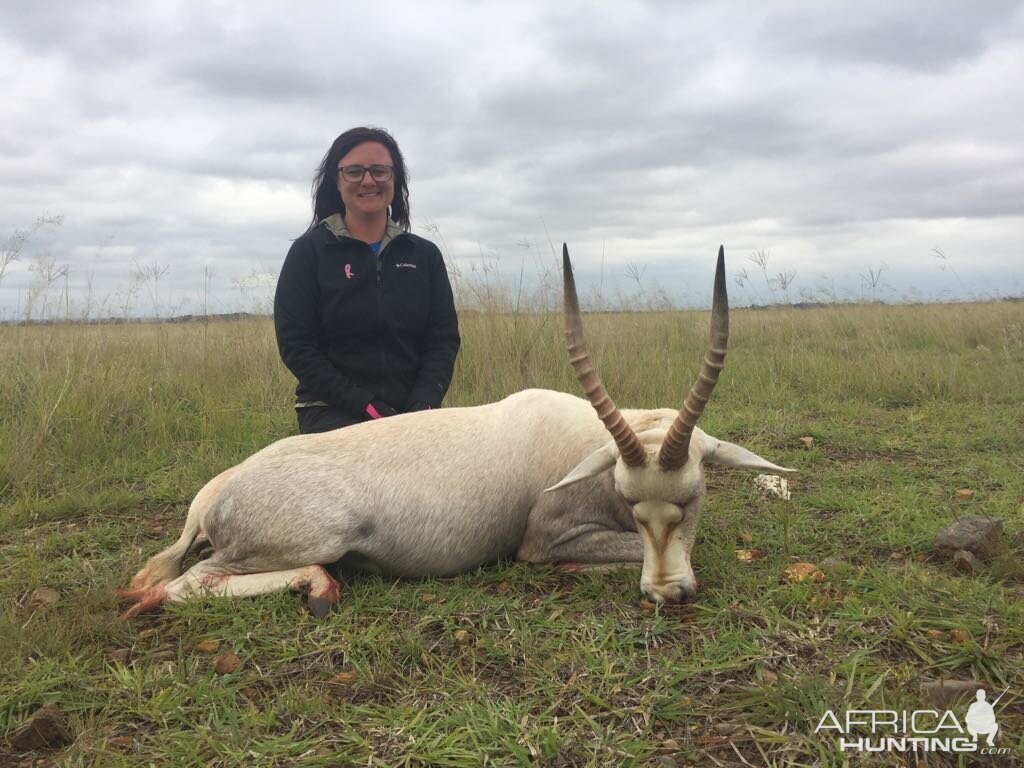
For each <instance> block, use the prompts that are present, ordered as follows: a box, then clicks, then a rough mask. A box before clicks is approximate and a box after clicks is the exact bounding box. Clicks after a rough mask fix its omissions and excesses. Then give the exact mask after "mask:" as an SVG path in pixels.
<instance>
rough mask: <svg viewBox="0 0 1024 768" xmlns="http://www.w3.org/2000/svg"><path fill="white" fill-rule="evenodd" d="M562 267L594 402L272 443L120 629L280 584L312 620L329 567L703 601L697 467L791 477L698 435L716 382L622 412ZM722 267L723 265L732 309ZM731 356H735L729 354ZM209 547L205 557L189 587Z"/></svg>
mask: <svg viewBox="0 0 1024 768" xmlns="http://www.w3.org/2000/svg"><path fill="white" fill-rule="evenodd" d="M564 263H565V277H566V312H567V322H568V324H569V327H570V330H569V332H568V335H569V338H570V356H571V358H572V360H573V365H574V367H576V369H577V375H578V376H579V377H580V380H581V383H582V384H583V387H584V390H585V391H586V392H587V393H588V397H589V398H590V403H588V401H587V400H583V399H580V398H578V397H574V396H572V395H568V394H565V393H561V392H553V391H548V390H525V391H523V392H518V393H516V394H514V395H511V396H509V397H507V398H505V399H504V400H501V401H499V402H497V403H491V404H488V405H482V406H476V407H472V408H442V409H438V410H433V411H419V412H415V413H409V414H404V415H400V416H394V417H391V418H388V419H382V420H379V421H373V422H367V423H363V424H358V425H355V426H352V427H346V428H344V429H340V430H336V431H334V432H328V433H324V434H314V435H298V436H295V437H289V438H285V439H283V440H280V441H278V442H276V443H273V444H272V445H270V446H268V447H267V448H264V449H263V450H261V451H259V452H258V453H256V454H254V455H253V456H250V457H249V458H248V459H246V460H245V461H243V462H242V463H241V464H238V465H236V466H235V467H232V468H231V469H228V470H226V471H225V472H222V473H221V474H220V475H218V476H217V477H215V478H214V479H213V480H211V481H210V482H209V483H207V484H206V485H205V486H204V487H203V488H202V490H200V491H199V493H198V494H197V495H196V497H195V499H194V500H193V502H192V505H191V506H190V508H189V512H188V516H187V519H186V522H185V527H184V530H183V532H182V534H181V536H180V538H179V539H178V541H177V542H175V543H174V544H173V545H171V546H170V547H168V548H167V549H165V550H164V551H162V552H160V553H159V554H157V555H155V556H154V557H152V558H150V560H149V562H147V564H146V566H145V567H144V568H143V569H142V570H141V571H139V573H138V574H136V576H135V578H134V579H133V580H132V584H131V588H130V589H128V590H124V591H123V592H121V595H122V596H123V597H126V598H128V599H129V600H131V601H132V604H131V606H130V607H129V608H128V610H127V611H126V613H125V615H126V616H132V615H135V614H137V613H141V612H143V611H146V610H152V609H154V608H156V607H158V606H160V605H161V604H163V603H164V602H166V601H177V600H183V599H186V598H188V597H189V596H192V595H195V594H213V595H223V596H240V595H256V594H263V593H266V592H270V591H274V590H278V589H283V588H286V587H290V588H292V589H300V590H303V591H306V592H308V595H309V597H308V605H309V607H310V609H311V610H312V611H313V612H314V613H315V614H316V615H324V614H325V613H326V612H327V611H328V610H329V608H330V606H331V605H332V604H333V603H334V602H335V601H336V600H337V598H338V594H339V588H338V584H337V582H336V581H335V580H334V579H333V578H332V577H331V576H330V575H329V574H328V573H327V571H326V570H325V569H324V567H323V566H324V565H328V564H333V563H340V565H341V566H342V567H343V568H351V569H356V570H368V571H374V572H379V573H384V574H389V575H394V576H444V575H450V574H454V573H458V572H461V571H466V570H470V569H472V568H475V567H477V566H480V565H483V564H486V563H490V562H493V561H495V560H499V559H501V558H504V557H512V556H515V557H517V558H519V559H521V560H525V561H528V562H535V563H536V562H566V561H567V562H571V563H574V564H580V565H582V566H584V567H588V566H595V565H604V564H615V563H639V562H643V571H642V576H641V589H642V590H643V592H644V593H645V594H647V595H648V596H649V597H651V598H652V599H655V600H658V601H669V602H676V601H679V600H685V599H691V598H692V597H694V596H695V594H696V591H697V583H696V578H695V577H694V575H693V569H692V567H691V565H690V551H691V549H692V547H693V540H694V537H695V535H696V525H697V519H698V517H699V514H700V508H701V504H702V502H703V498H704V495H705V488H704V480H703V471H702V468H701V463H702V462H705V461H709V462H715V463H720V464H724V465H727V466H735V467H746V468H751V469H757V470H760V471H767V472H787V471H790V470H786V469H784V468H782V467H778V466H776V465H774V464H772V463H770V462H768V461H766V460H765V459H762V458H761V457H759V456H757V455H756V454H753V453H751V452H749V451H747V450H745V449H743V448H740V447H739V446H736V445H733V444H731V443H726V442H724V441H718V440H715V439H714V438H712V437H710V436H708V435H706V434H704V433H703V432H701V431H700V430H699V429H696V428H694V427H693V422H695V421H696V417H697V416H699V410H700V409H702V407H703V402H705V401H706V398H707V395H708V394H710V387H708V386H707V385H706V381H705V380H706V379H707V378H709V377H708V376H707V372H706V371H705V372H703V373H702V375H701V378H700V379H699V380H698V384H697V385H695V386H694V391H692V392H691V397H690V398H688V399H687V403H686V405H684V409H683V410H682V411H680V412H676V411H675V410H672V409H658V410H623V411H621V412H620V411H619V410H618V409H616V408H615V406H614V404H613V403H612V402H611V400H610V398H608V397H607V394H606V393H604V389H603V387H602V386H601V384H600V381H599V380H598V379H597V376H596V373H595V372H594V371H593V370H592V367H590V363H589V355H587V354H586V349H585V347H584V346H583V342H582V331H581V328H580V321H579V309H578V306H577V304H576V299H575V286H574V284H573V280H572V271H571V267H570V265H569V260H568V253H567V251H566V252H565V254H564ZM722 270H723V267H722V257H721V254H720V255H719V273H720V274H719V278H721V279H716V286H717V285H718V283H719V282H721V284H722V289H721V293H722V295H723V296H724V277H722V275H721V273H722ZM718 293H719V292H718V291H716V306H719V305H720V303H721V302H720V300H719V297H718ZM713 316H715V312H713ZM717 316H718V317H719V325H721V322H720V316H721V312H720V311H719V312H718V315H717ZM712 346H713V347H714V345H712ZM721 346H722V349H721V353H722V356H724V339H722V340H721ZM719 362H720V360H719ZM714 378H715V379H717V372H716V374H715V376H714ZM702 382H704V383H702ZM710 386H712V387H713V386H714V383H713V382H711V384H710ZM694 392H696V393H697V394H696V398H697V400H698V401H699V405H700V409H695V408H694V407H692V403H691V401H692V400H693V398H694V397H695V395H694ZM701 398H703V400H701ZM591 403H592V404H593V408H592V407H591ZM594 408H596V409H597V410H598V414H599V416H601V420H598V419H595V418H594ZM695 410H696V413H695ZM602 421H604V424H602ZM680 424H682V426H680ZM606 428H607V429H608V430H609V431H610V432H611V433H612V435H613V436H614V437H613V440H612V441H611V442H609V441H608V435H609V431H606ZM687 430H688V431H687ZM683 433H685V435H684V437H685V445H684V446H682V449H681V451H680V443H679V441H680V439H681V438H680V434H683ZM673 452H674V453H673ZM680 453H681V460H680ZM663 455H664V456H668V457H669V459H670V460H669V461H668V462H667V463H664V462H662V459H661V457H662V456H663ZM609 469H611V470H613V471H612V472H608V471H607V470H609ZM545 489H549V490H550V492H547V493H546V492H545ZM638 530H639V532H640V535H639V536H638V535H637V531H638ZM199 544H209V546H210V547H212V550H213V553H212V555H211V556H210V557H209V558H207V559H205V560H201V561H199V562H198V563H197V564H195V565H194V566H192V567H191V568H190V569H189V570H188V571H186V572H185V573H184V574H182V573H181V563H182V560H183V559H184V558H185V556H186V555H187V554H188V553H189V552H190V551H191V550H194V549H195V548H197V546H198V545H199Z"/></svg>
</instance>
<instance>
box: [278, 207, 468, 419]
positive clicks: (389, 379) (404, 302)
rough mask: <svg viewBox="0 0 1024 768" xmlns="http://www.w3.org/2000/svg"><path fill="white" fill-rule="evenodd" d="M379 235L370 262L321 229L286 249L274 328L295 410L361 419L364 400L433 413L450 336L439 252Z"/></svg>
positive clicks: (443, 385) (355, 244) (447, 378)
mask: <svg viewBox="0 0 1024 768" xmlns="http://www.w3.org/2000/svg"><path fill="white" fill-rule="evenodd" d="M339 218H340V217H339ZM335 224H336V223H335ZM388 234H389V236H390V235H393V239H390V240H388V239H387V238H385V244H384V246H383V248H382V249H381V252H380V255H379V257H376V256H374V255H373V251H372V250H371V249H370V246H369V245H367V244H366V243H364V242H362V241H360V240H356V239H353V238H351V237H348V236H347V235H345V234H344V233H343V231H342V232H341V233H338V232H337V229H335V231H332V228H331V227H330V226H328V224H327V223H321V224H320V225H319V226H317V227H315V228H313V229H312V230H310V231H309V232H306V233H305V234H304V235H302V236H301V237H299V238H298V239H297V240H296V241H295V242H294V243H292V247H291V249H290V250H289V251H288V255H287V257H286V258H285V261H284V266H283V267H282V268H281V275H280V277H279V278H278V281H277V292H276V294H275V296H274V327H275V330H276V332H277V346H278V349H279V350H280V352H281V359H282V360H283V361H284V363H285V365H286V366H288V369H289V370H290V371H291V372H292V373H293V374H295V378H297V379H298V380H299V384H298V387H296V390H295V397H296V401H297V402H298V403H314V402H319V403H325V404H327V405H331V406H334V407H336V408H340V409H341V410H343V411H345V412H347V413H350V414H352V415H353V416H357V417H361V416H363V415H364V410H365V408H366V405H367V404H368V403H369V402H370V401H371V400H383V401H384V402H386V403H387V404H388V405H390V406H392V407H393V408H395V409H397V410H399V411H405V410H409V409H410V408H411V407H412V405H413V404H414V403H417V402H420V403H425V404H427V405H429V406H430V407H432V408H436V407H438V406H439V405H440V404H441V400H442V398H443V397H444V395H445V393H446V392H447V391H448V385H449V384H450V383H451V378H452V370H453V369H454V367H455V357H456V355H458V352H459V343H460V339H459V323H458V318H457V316H456V314H455V303H454V301H453V299H452V288H451V284H450V283H449V281H448V272H447V270H446V269H445V265H444V260H443V258H442V256H441V252H440V251H439V250H438V248H437V246H436V245H434V244H433V243H431V242H430V241H429V240H426V239H424V238H422V237H418V236H416V235H412V234H409V233H407V232H398V231H395V229H394V228H393V227H389V232H388Z"/></svg>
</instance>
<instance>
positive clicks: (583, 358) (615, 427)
mask: <svg viewBox="0 0 1024 768" xmlns="http://www.w3.org/2000/svg"><path fill="white" fill-rule="evenodd" d="M562 272H563V274H564V276H565V340H566V343H567V344H568V346H569V362H570V363H571V364H572V368H573V370H574V371H575V372H576V378H577V379H579V382H580V384H581V385H582V386H583V391H584V393H586V395H587V400H589V401H590V404H591V405H592V406H594V410H595V411H597V415H598V417H599V418H600V419H601V421H602V422H603V423H604V426H605V429H607V430H608V431H609V432H610V433H611V436H612V438H613V439H614V440H615V444H616V445H617V446H618V447H619V453H620V454H621V455H622V460H623V461H624V462H626V465H627V466H630V467H642V466H644V465H645V464H646V463H647V454H646V453H645V452H644V447H643V444H642V443H641V442H640V438H638V437H637V436H636V433H635V432H633V430H632V429H631V428H630V426H629V424H627V423H626V420H625V419H624V418H622V414H621V413H619V409H618V408H616V407H615V403H613V402H612V399H611V398H610V397H609V396H608V392H607V391H605V388H604V384H602V383H601V379H600V378H599V377H598V375H597V371H596V370H595V369H594V363H593V361H592V360H591V359H590V352H588V351H587V343H586V341H585V340H584V339H583V321H582V319H581V318H580V302H579V299H578V298H577V297H576V280H575V279H573V276H572V264H570V263H569V249H568V247H566V245H565V244H564V243H563V244H562Z"/></svg>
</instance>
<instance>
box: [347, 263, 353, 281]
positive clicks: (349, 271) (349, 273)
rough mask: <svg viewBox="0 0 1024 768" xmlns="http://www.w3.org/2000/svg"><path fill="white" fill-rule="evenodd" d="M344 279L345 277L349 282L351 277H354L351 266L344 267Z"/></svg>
mask: <svg viewBox="0 0 1024 768" xmlns="http://www.w3.org/2000/svg"><path fill="white" fill-rule="evenodd" d="M345 277H347V278H348V279H349V280H351V279H352V278H353V277H355V275H353V274H352V265H351V264H346V265H345Z"/></svg>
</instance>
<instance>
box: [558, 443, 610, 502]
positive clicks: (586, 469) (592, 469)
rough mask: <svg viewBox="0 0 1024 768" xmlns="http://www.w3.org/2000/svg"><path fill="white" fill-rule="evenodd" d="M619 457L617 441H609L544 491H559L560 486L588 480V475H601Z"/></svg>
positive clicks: (563, 486)
mask: <svg viewBox="0 0 1024 768" xmlns="http://www.w3.org/2000/svg"><path fill="white" fill-rule="evenodd" d="M618 458H619V452H618V451H617V450H616V449H615V441H609V442H608V443H607V444H606V445H602V446H601V447H600V448H598V449H597V450H596V451H594V452H593V453H592V454H590V455H589V456H587V458H585V459H584V460H583V461H581V462H580V463H579V464H577V465H576V466H575V467H574V468H573V469H572V471H571V472H569V474H568V475H566V476H565V477H563V478H562V479H561V480H560V481H559V482H558V483H556V484H555V485H552V486H551V487H550V488H545V489H544V493H547V492H548V491H557V490H558V489H559V488H565V487H566V486H567V485H572V484H573V483H578V482H579V481H580V480H586V479H587V478H588V477H595V476H597V475H600V474H601V473H602V472H604V471H605V470H606V469H611V468H612V467H614V466H615V461H616V460H617V459H618Z"/></svg>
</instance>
